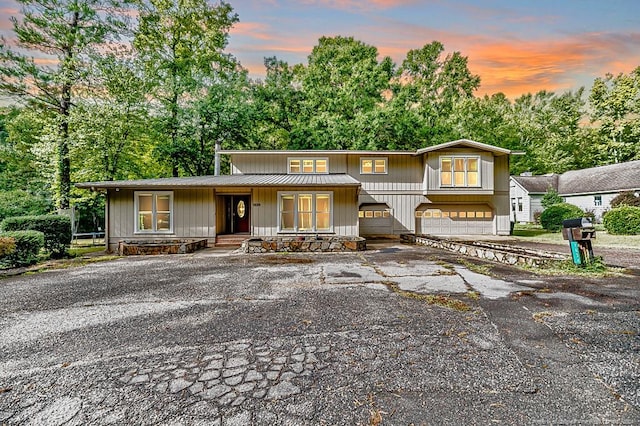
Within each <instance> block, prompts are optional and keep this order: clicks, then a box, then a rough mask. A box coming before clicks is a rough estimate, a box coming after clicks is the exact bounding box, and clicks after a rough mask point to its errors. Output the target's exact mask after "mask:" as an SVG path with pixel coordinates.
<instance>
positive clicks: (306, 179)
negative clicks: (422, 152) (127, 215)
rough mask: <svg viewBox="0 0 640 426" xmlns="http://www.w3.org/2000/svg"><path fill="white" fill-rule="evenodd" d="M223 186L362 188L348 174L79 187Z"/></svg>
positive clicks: (204, 178)
mask: <svg viewBox="0 0 640 426" xmlns="http://www.w3.org/2000/svg"><path fill="white" fill-rule="evenodd" d="M221 186H245V187H246V186H355V187H358V186H360V182H359V181H357V180H356V179H354V178H353V177H351V176H349V175H347V174H250V175H239V174H237V175H223V176H191V177H174V178H158V179H138V180H114V181H102V182H82V183H77V184H76V187H78V188H86V189H106V188H145V189H146V188H195V187H221Z"/></svg>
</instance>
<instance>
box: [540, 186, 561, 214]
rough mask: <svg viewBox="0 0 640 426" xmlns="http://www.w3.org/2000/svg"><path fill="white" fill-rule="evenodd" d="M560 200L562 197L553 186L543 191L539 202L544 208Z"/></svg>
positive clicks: (558, 202)
mask: <svg viewBox="0 0 640 426" xmlns="http://www.w3.org/2000/svg"><path fill="white" fill-rule="evenodd" d="M562 202H564V199H563V198H562V197H561V196H559V195H558V191H556V190H555V189H554V188H549V189H547V192H545V194H544V195H543V196H542V200H541V201H540V204H542V207H544V208H545V209H548V208H549V207H551V206H554V205H556V204H560V203H562Z"/></svg>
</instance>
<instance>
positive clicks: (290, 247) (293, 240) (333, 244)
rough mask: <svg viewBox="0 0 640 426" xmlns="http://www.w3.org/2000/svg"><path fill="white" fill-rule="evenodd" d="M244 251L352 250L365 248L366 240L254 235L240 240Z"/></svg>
mask: <svg viewBox="0 0 640 426" xmlns="http://www.w3.org/2000/svg"><path fill="white" fill-rule="evenodd" d="M241 249H242V250H243V251H244V252H245V253H275V252H284V253H293V252H354V251H364V250H366V249H367V240H366V239H364V238H362V237H356V236H340V235H331V236H316V235H313V236H291V237H264V238H260V237H256V238H250V239H248V240H245V241H243V242H242V248H241Z"/></svg>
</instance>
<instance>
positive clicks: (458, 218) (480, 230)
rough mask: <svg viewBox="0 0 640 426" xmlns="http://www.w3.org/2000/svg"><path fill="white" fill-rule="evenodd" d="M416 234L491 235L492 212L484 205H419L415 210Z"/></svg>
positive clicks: (492, 231) (492, 227)
mask: <svg viewBox="0 0 640 426" xmlns="http://www.w3.org/2000/svg"><path fill="white" fill-rule="evenodd" d="M415 216H416V233H417V234H430V235H491V234H493V233H494V230H493V229H494V226H493V217H494V215H493V210H492V209H491V207H489V206H488V205H486V204H477V205H432V204H429V205H425V204H423V205H421V206H419V207H418V209H417V210H416V214H415Z"/></svg>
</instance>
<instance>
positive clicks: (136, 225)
mask: <svg viewBox="0 0 640 426" xmlns="http://www.w3.org/2000/svg"><path fill="white" fill-rule="evenodd" d="M141 195H150V196H152V199H151V203H152V204H151V210H150V213H151V224H152V229H140V228H139V226H140V221H139V214H140V202H139V197H140V196H141ZM164 195H168V196H169V211H168V213H169V229H168V230H160V231H158V230H157V229H156V226H157V216H158V207H157V199H158V196H164ZM133 204H134V208H133V211H134V215H133V227H134V233H135V234H173V216H174V208H173V191H134V193H133Z"/></svg>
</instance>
